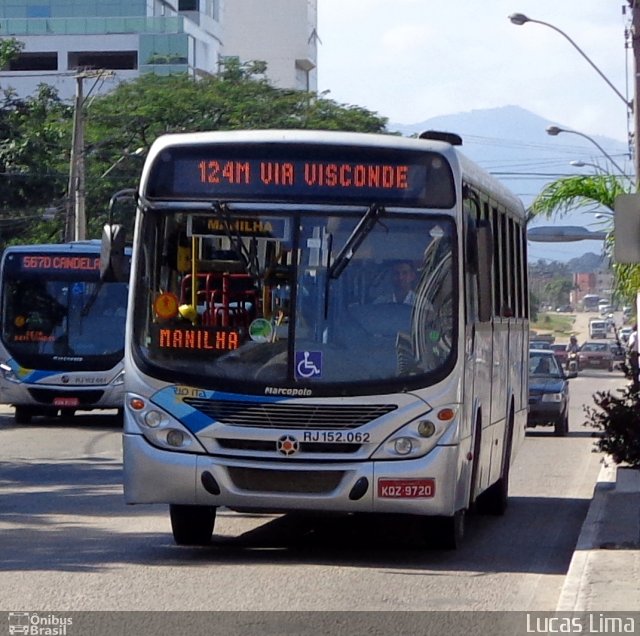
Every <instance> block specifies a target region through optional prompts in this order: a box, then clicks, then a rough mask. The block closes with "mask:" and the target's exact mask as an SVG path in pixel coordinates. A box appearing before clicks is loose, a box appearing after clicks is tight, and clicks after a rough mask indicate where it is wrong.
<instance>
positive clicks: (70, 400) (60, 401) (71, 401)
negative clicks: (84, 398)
mask: <svg viewBox="0 0 640 636" xmlns="http://www.w3.org/2000/svg"><path fill="white" fill-rule="evenodd" d="M79 405H80V400H79V399H78V398H77V397H56V398H53V406H79Z"/></svg>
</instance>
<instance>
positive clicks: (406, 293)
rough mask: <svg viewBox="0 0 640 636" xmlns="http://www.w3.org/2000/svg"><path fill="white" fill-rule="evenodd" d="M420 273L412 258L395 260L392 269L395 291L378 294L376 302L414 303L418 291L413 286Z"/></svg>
mask: <svg viewBox="0 0 640 636" xmlns="http://www.w3.org/2000/svg"><path fill="white" fill-rule="evenodd" d="M417 278H418V275H417V273H416V270H415V268H414V266H413V263H412V262H411V261H410V260H401V261H394V262H393V266H392V269H391V284H392V287H393V291H392V292H391V293H390V294H383V295H381V296H378V298H376V300H375V304H376V305H378V304H382V303H397V304H402V305H414V304H415V302H416V292H415V291H414V290H413V287H414V285H415V283H416V280H417Z"/></svg>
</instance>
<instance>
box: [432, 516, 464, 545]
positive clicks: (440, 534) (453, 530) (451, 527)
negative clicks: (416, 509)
mask: <svg viewBox="0 0 640 636" xmlns="http://www.w3.org/2000/svg"><path fill="white" fill-rule="evenodd" d="M465 513H466V511H465V510H458V511H457V512H456V513H454V514H453V515H452V516H450V517H430V518H427V519H426V522H427V542H428V545H429V546H433V547H435V548H440V549H442V550H457V549H458V548H459V547H460V546H461V545H462V539H463V538H464V530H465V520H466V515H465Z"/></svg>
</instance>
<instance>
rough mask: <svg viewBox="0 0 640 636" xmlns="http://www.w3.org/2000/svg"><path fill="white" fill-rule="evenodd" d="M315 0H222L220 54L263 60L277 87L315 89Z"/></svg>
mask: <svg viewBox="0 0 640 636" xmlns="http://www.w3.org/2000/svg"><path fill="white" fill-rule="evenodd" d="M317 24H318V2H317V0H268V1H266V0H226V2H225V6H224V38H223V39H224V42H223V48H224V55H228V56H234V57H238V58H239V59H240V60H241V61H246V60H265V61H266V62H267V78H268V79H269V81H270V82H271V84H273V85H274V86H278V87H279V88H295V89H299V90H310V91H316V90H317V72H316V61H317V43H318V34H317V31H316V27H317Z"/></svg>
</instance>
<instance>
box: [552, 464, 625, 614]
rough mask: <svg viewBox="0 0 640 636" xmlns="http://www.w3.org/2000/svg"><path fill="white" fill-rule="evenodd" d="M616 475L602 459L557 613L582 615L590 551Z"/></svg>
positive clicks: (610, 466)
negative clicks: (580, 613) (578, 613)
mask: <svg viewBox="0 0 640 636" xmlns="http://www.w3.org/2000/svg"><path fill="white" fill-rule="evenodd" d="M616 473H617V468H616V466H615V464H613V462H611V460H609V462H607V460H606V459H605V460H604V463H603V465H602V467H601V468H600V473H599V474H598V481H597V483H596V485H595V488H594V491H593V498H592V499H591V503H590V504H589V510H588V512H587V516H586V517H585V520H584V522H583V524H582V528H581V530H580V535H579V536H578V541H577V543H576V547H575V550H574V552H573V556H572V557H571V563H570V564H569V570H568V571H567V574H566V576H565V579H564V584H563V585H562V590H561V592H560V597H559V598H558V605H557V607H556V611H557V612H582V611H586V609H587V607H586V599H587V593H588V589H587V588H586V586H585V585H583V583H584V582H585V580H586V576H585V574H586V572H587V570H588V566H589V559H590V555H591V550H595V549H598V548H599V545H598V541H597V538H598V534H599V531H600V528H601V526H602V523H603V520H604V517H605V508H606V505H605V503H606V499H607V495H608V493H609V492H610V491H611V490H613V489H614V488H615V485H616V483H615V482H616Z"/></svg>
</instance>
